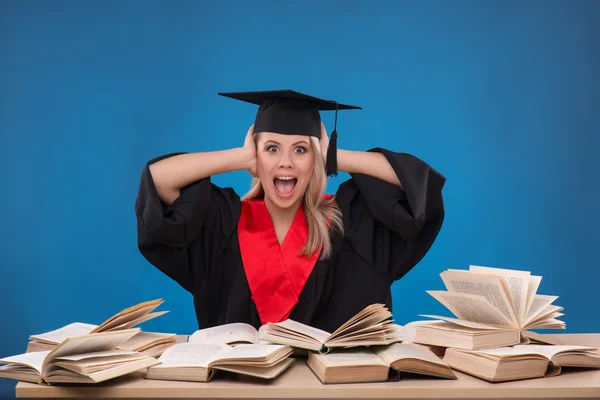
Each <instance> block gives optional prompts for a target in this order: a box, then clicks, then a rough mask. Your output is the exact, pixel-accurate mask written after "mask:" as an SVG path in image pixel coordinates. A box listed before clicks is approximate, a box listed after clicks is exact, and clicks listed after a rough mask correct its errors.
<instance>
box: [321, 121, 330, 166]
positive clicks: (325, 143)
mask: <svg viewBox="0 0 600 400" xmlns="http://www.w3.org/2000/svg"><path fill="white" fill-rule="evenodd" d="M319 142H320V143H321V154H322V155H323V160H324V161H325V162H327V149H328V148H329V136H327V129H325V125H323V123H322V122H321V140H319Z"/></svg>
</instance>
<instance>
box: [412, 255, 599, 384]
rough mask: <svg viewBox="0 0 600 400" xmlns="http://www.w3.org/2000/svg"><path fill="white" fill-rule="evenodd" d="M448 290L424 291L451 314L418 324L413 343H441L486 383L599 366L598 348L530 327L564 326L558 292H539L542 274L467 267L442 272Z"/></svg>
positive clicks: (450, 357)
mask: <svg viewBox="0 0 600 400" xmlns="http://www.w3.org/2000/svg"><path fill="white" fill-rule="evenodd" d="M440 276H441V278H442V280H443V282H444V285H445V286H446V288H447V291H428V293H429V294H430V295H431V296H433V297H434V298H435V299H437V300H438V301H439V302H440V303H442V304H443V305H444V306H445V307H446V308H448V310H450V311H451V312H452V313H453V314H454V316H455V318H451V317H443V316H436V315H424V316H425V317H430V318H434V319H435V320H436V321H435V322H434V323H431V324H424V325H420V326H418V327H417V328H416V332H415V336H414V338H413V340H414V342H416V343H421V344H425V345H431V346H438V347H441V348H445V349H446V350H445V351H444V356H443V360H444V361H445V362H446V363H447V364H448V365H449V366H450V367H451V368H452V369H454V370H458V371H461V372H464V373H467V374H470V375H473V376H476V377H479V378H481V379H485V380H488V381H490V382H502V381H511V380H519V379H529V378H540V377H544V376H552V375H556V374H559V373H560V371H561V367H595V368H600V353H599V352H598V350H597V349H596V348H591V347H584V346H566V345H562V343H561V342H560V341H558V340H549V339H547V338H546V337H544V336H542V335H539V334H536V333H534V332H531V331H530V329H535V328H538V329H539V328H543V329H565V323H564V322H563V321H560V320H559V319H558V318H559V317H561V316H562V315H564V314H563V313H562V311H563V307H560V306H557V305H554V304H553V303H554V301H555V300H557V299H558V296H547V295H541V294H537V292H538V289H539V286H540V282H541V280H542V277H541V276H535V275H531V273H530V272H528V271H520V270H509V269H500V268H490V267H482V266H470V267H469V270H447V271H444V272H442V273H441V274H440Z"/></svg>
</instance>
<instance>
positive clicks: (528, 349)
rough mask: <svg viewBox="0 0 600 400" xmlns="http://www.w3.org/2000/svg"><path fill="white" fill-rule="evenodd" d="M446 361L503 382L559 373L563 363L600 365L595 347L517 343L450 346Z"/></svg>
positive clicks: (470, 371)
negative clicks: (490, 346)
mask: <svg viewBox="0 0 600 400" xmlns="http://www.w3.org/2000/svg"><path fill="white" fill-rule="evenodd" d="M443 359H444V361H445V362H446V363H447V364H448V365H449V366H450V367H451V368H453V369H455V370H458V371H462V372H464V373H467V374H469V375H473V376H476V377H478V378H481V379H484V380H487V381H490V382H504V381H514V380H522V379H531V378H541V377H544V376H553V375H558V374H560V372H561V370H562V367H579V368H585V367H587V368H600V353H599V352H598V350H597V349H596V348H593V347H585V346H560V345H554V346H553V345H531V344H527V345H516V346H514V347H502V348H495V349H486V350H464V349H452V348H451V349H447V350H446V354H445V355H444V358H443Z"/></svg>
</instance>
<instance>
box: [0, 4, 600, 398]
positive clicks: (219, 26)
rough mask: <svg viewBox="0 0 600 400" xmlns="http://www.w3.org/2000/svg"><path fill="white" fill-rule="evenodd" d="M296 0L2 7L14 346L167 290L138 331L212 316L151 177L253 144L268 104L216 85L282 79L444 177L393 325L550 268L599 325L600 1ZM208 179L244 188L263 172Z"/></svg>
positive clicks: (573, 314) (357, 145)
mask: <svg viewBox="0 0 600 400" xmlns="http://www.w3.org/2000/svg"><path fill="white" fill-rule="evenodd" d="M298 4H299V3H295V4H294V5H292V2H282V1H264V0H261V1H252V2H246V1H222V2H219V4H217V2H216V1H215V2H203V1H188V2H185V1H178V2H165V1H143V2H142V1H105V2H99V1H96V2H91V1H88V2H76V1H52V2H43V1H37V2H34V1H8V0H3V1H1V2H0V58H1V61H0V89H1V92H0V93H1V98H0V106H1V107H0V108H1V114H0V132H1V138H0V155H1V156H0V179H1V185H2V195H1V196H0V221H1V223H0V250H1V255H0V266H1V268H2V275H1V280H0V293H2V296H3V307H2V311H0V317H1V326H2V338H1V341H0V356H8V355H13V354H17V353H20V352H23V351H24V350H25V347H26V344H27V338H28V336H29V335H30V334H34V333H41V332H45V331H48V330H51V329H55V328H59V327H61V326H64V325H66V324H68V323H70V322H73V321H83V322H90V323H100V322H102V321H103V320H104V319H106V318H108V317H110V316H111V315H112V314H114V313H115V312H117V311H119V310H121V309H123V308H125V307H127V306H130V305H133V304H136V303H138V302H140V301H144V300H149V299H153V298H158V297H162V298H164V299H165V300H166V303H165V304H164V305H163V306H162V307H161V308H160V309H167V310H171V311H170V313H168V314H167V315H165V316H163V317H161V318H159V319H157V320H154V321H150V322H148V323H146V324H144V325H143V328H144V329H145V330H156V331H163V332H177V333H190V332H193V331H194V330H195V329H197V327H196V324H195V318H194V312H193V308H192V298H191V296H190V295H189V294H188V293H186V292H184V291H183V289H181V288H179V287H178V286H177V285H176V284H175V283H174V282H172V281H170V280H169V279H168V278H166V277H165V276H163V275H162V274H161V273H159V272H158V271H157V270H156V269H154V268H153V267H152V266H151V265H150V264H149V263H147V262H146V261H145V260H144V259H143V258H142V256H141V255H140V254H139V252H138V250H137V247H136V230H135V216H134V210H133V205H134V202H135V197H136V194H137V186H138V183H139V177H140V173H141V170H142V168H143V166H144V163H145V162H146V161H147V160H149V159H151V158H153V157H155V156H157V155H160V154H163V153H166V152H171V151H210V150H217V149H224V148H230V147H235V146H241V145H242V143H243V138H244V135H245V133H246V130H247V128H248V126H249V125H250V124H251V123H252V122H253V117H254V113H255V110H256V109H255V108H254V107H253V106H249V105H246V104H242V103H239V102H235V101H233V100H230V99H226V98H223V97H220V96H217V94H216V93H217V92H218V91H238V90H264V89H280V88H291V89H295V90H299V91H304V92H308V93H310V94H313V95H316V96H323V97H326V98H330V99H333V98H334V99H336V100H338V101H340V102H345V103H350V104H357V105H360V106H362V107H364V110H362V111H347V112H343V113H340V115H339V120H338V130H339V132H340V139H339V146H340V147H342V148H346V149H352V150H365V149H367V148H370V147H375V146H384V147H387V148H390V149H393V150H395V151H401V152H409V153H412V154H414V155H416V156H418V157H421V158H422V159H424V160H426V161H427V162H428V163H430V164H431V165H432V166H433V167H435V168H436V169H438V170H439V171H441V172H442V173H443V174H444V175H445V176H446V177H447V179H448V180H447V184H446V187H445V189H444V196H445V204H446V209H447V218H446V222H445V224H444V227H443V229H442V232H441V233H440V235H439V238H438V240H437V241H436V243H435V244H434V246H433V247H432V249H431V251H430V252H429V253H428V255H427V256H426V257H425V258H424V259H423V261H422V262H421V263H420V264H419V265H418V267H416V268H415V269H414V270H413V271H411V272H410V273H409V274H408V275H407V276H406V277H405V278H404V279H402V280H401V281H399V282H397V283H396V284H395V285H394V287H393V288H394V311H395V318H396V320H397V322H399V323H402V324H403V323H406V322H408V321H411V320H414V319H417V318H418V317H417V314H418V313H444V314H449V313H447V312H446V311H445V310H444V308H443V307H441V306H439V305H438V304H437V303H436V301H435V300H433V299H432V298H431V297H430V296H429V295H427V294H426V293H425V290H427V289H441V288H443V285H442V282H441V279H440V278H439V275H438V274H439V273H440V272H441V271H443V270H444V269H447V268H468V265H469V264H478V265H489V266H495V267H501V268H516V269H524V270H529V271H531V272H532V273H534V274H537V275H542V276H543V277H544V279H543V280H542V284H541V288H540V292H541V293H543V294H552V295H558V296H560V299H559V300H558V301H557V303H558V304H560V305H562V306H564V307H565V314H566V315H565V316H564V317H563V319H564V320H565V321H566V322H567V331H568V332H600V319H598V318H597V315H598V314H597V310H596V308H597V306H598V305H599V302H598V300H597V296H596V293H597V291H598V281H599V278H600V269H599V268H598V261H597V260H598V258H597V254H598V253H597V251H598V239H599V235H598V231H597V226H598V224H599V222H600V220H599V217H598V213H597V204H598V198H599V194H600V192H599V189H598V183H599V182H600V180H599V179H598V176H597V171H598V158H597V153H598V148H599V146H598V145H599V141H598V137H599V135H598V133H599V131H600V112H599V110H600V80H599V78H598V71H600V45H599V41H598V38H599V37H600V25H599V24H598V23H597V22H598V19H599V17H600V2H595V1H577V2H568V1H552V2H549V1H528V2H521V1H502V2H500V1H495V2H494V1H486V2H482V1H458V2H448V1H430V2H392V1H390V2H384V1H370V2H368V3H365V2H363V4H362V5H358V2H349V1H326V2H324V3H322V4H319V3H318V2H316V1H306V2H305V3H304V4H305V5H303V6H299V5H298ZM323 117H324V121H325V124H326V126H327V127H328V130H329V131H331V129H332V122H333V118H332V115H330V114H326V115H324V116H323ZM347 177H348V176H347V175H346V174H342V175H341V176H338V177H337V178H334V179H332V180H331V181H330V184H329V185H330V186H329V191H330V192H333V191H334V190H335V189H336V188H337V186H338V185H339V184H340V182H342V181H343V179H346V178H347ZM215 181H216V182H217V183H218V184H221V185H230V186H233V187H234V188H235V189H236V190H237V191H238V192H239V193H244V192H245V191H246V190H247V189H248V186H249V185H248V184H249V175H248V174H247V173H246V172H235V173H231V174H228V175H224V176H218V177H216V179H215ZM594 316H596V317H594ZM13 387H14V382H13V381H7V380H3V381H2V382H0V390H2V392H1V393H0V397H6V396H10V395H12V393H13Z"/></svg>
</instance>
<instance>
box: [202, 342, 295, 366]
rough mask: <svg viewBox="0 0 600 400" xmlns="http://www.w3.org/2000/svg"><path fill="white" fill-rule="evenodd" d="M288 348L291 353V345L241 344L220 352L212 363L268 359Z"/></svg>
mask: <svg viewBox="0 0 600 400" xmlns="http://www.w3.org/2000/svg"><path fill="white" fill-rule="evenodd" d="M285 349H288V350H289V353H290V354H291V353H292V352H293V350H292V349H291V347H288V346H284V345H279V344H240V345H239V346H235V347H230V348H229V350H228V351H227V352H226V353H220V354H219V355H218V357H214V358H213V360H212V362H211V365H212V363H213V362H214V363H216V362H219V363H227V362H229V361H231V360H238V361H243V360H244V359H250V360H251V361H254V360H255V359H266V358H268V357H270V356H272V355H273V354H275V353H277V352H279V351H282V350H285Z"/></svg>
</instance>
